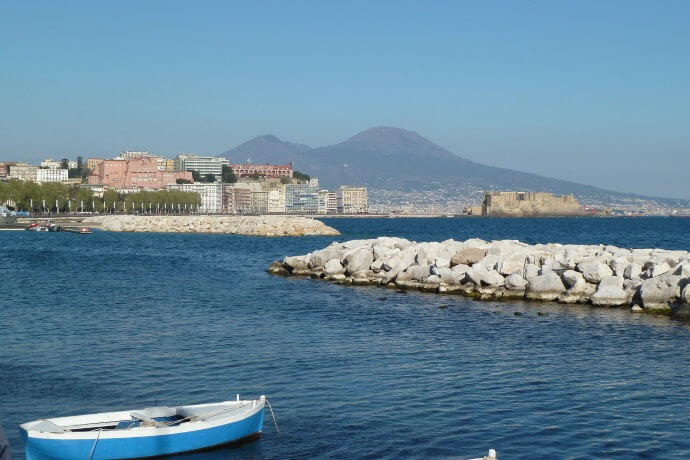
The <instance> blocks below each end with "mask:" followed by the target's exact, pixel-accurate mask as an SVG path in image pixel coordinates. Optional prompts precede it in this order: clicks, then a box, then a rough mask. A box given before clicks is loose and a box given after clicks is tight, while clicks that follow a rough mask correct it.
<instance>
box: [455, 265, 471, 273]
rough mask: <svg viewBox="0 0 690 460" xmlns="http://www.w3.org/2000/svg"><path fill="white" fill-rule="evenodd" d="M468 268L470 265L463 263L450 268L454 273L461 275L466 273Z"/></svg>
mask: <svg viewBox="0 0 690 460" xmlns="http://www.w3.org/2000/svg"><path fill="white" fill-rule="evenodd" d="M469 269H470V266H469V265H465V264H458V265H456V266H454V267H453V268H451V270H453V273H455V274H456V275H462V274H464V273H467V270H469Z"/></svg>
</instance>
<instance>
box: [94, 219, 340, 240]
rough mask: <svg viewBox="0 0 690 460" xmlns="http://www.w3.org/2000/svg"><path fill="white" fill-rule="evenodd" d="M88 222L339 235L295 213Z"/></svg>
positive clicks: (114, 228) (106, 226)
mask: <svg viewBox="0 0 690 460" xmlns="http://www.w3.org/2000/svg"><path fill="white" fill-rule="evenodd" d="M88 224H89V225H92V226H97V227H99V228H100V229H102V230H107V231H111V232H176V233H231V234H239V235H251V236H307V235H339V234H340V233H339V232H338V231H337V230H335V229H334V228H332V227H329V226H328V225H326V224H324V223H323V222H321V221H318V220H316V219H311V218H307V217H298V216H230V215H191V216H133V215H103V216H94V217H90V218H89V222H88Z"/></svg>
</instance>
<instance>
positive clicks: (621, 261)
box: [609, 257, 630, 276]
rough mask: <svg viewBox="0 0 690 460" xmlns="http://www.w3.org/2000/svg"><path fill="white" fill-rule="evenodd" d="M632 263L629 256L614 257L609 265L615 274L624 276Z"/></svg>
mask: <svg viewBox="0 0 690 460" xmlns="http://www.w3.org/2000/svg"><path fill="white" fill-rule="evenodd" d="M629 264H630V262H629V261H628V258H627V257H614V258H613V259H611V260H610V261H609V267H611V270H613V274H614V275H615V276H623V274H624V272H625V268H626V267H627V266H628V265H629Z"/></svg>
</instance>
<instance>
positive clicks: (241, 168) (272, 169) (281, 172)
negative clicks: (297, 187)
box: [230, 163, 292, 177]
mask: <svg viewBox="0 0 690 460" xmlns="http://www.w3.org/2000/svg"><path fill="white" fill-rule="evenodd" d="M230 167H231V168H232V172H234V173H235V176H237V177H248V176H252V175H254V174H258V175H259V176H261V177H292V165H270V164H268V163H266V164H265V165H258V164H252V163H245V164H241V165H230Z"/></svg>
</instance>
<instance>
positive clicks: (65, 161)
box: [60, 158, 69, 169]
mask: <svg viewBox="0 0 690 460" xmlns="http://www.w3.org/2000/svg"><path fill="white" fill-rule="evenodd" d="M60 168H62V169H69V160H68V159H67V158H63V159H62V160H60Z"/></svg>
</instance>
